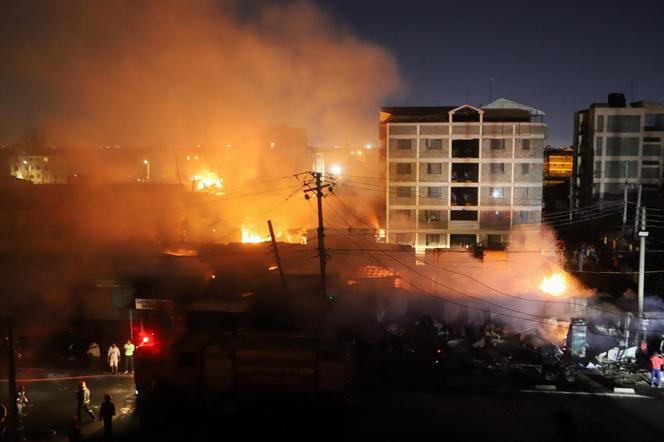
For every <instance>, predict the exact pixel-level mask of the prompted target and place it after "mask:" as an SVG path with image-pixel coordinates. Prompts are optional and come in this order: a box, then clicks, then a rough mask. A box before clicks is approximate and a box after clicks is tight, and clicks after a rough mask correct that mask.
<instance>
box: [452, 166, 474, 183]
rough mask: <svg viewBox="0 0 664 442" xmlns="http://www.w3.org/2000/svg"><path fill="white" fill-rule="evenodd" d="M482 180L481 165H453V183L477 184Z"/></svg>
mask: <svg viewBox="0 0 664 442" xmlns="http://www.w3.org/2000/svg"><path fill="white" fill-rule="evenodd" d="M479 178H480V165H479V164H477V163H452V182H453V183H477V182H479Z"/></svg>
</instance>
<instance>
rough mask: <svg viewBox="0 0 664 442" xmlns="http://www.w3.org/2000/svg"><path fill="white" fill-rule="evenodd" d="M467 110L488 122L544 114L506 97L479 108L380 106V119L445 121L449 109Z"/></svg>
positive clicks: (406, 121) (506, 120)
mask: <svg viewBox="0 0 664 442" xmlns="http://www.w3.org/2000/svg"><path fill="white" fill-rule="evenodd" d="M467 110H470V111H471V112H472V110H476V111H479V112H482V113H483V115H484V121H488V122H492V121H495V122H508V121H509V122H530V120H531V118H533V117H539V118H541V117H543V116H544V115H545V113H544V112H542V111H541V110H538V109H535V108H534V107H530V106H526V105H524V104H521V103H517V102H515V101H512V100H508V99H506V98H499V99H497V100H495V101H493V102H491V103H489V104H487V105H485V106H482V107H481V108H475V107H473V106H471V105H469V104H465V105H461V106H387V107H383V108H381V112H382V113H383V114H386V115H384V116H383V118H381V120H382V121H384V122H389V123H408V122H425V123H428V122H442V123H447V122H448V121H449V114H450V112H451V111H454V112H455V115H456V114H457V113H458V114H466V115H467V114H468V113H469V112H468V111H467ZM472 113H475V112H472ZM464 121H471V120H464Z"/></svg>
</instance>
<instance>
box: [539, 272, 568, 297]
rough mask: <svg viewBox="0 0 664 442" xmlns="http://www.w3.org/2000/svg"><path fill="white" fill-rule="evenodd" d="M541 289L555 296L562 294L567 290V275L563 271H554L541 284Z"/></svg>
mask: <svg viewBox="0 0 664 442" xmlns="http://www.w3.org/2000/svg"><path fill="white" fill-rule="evenodd" d="M540 290H542V291H543V292H544V293H548V294H550V295H553V296H560V295H562V294H563V293H565V291H566V290H567V280H566V279H565V275H563V274H561V273H554V274H553V275H551V276H547V277H545V278H544V280H543V281H542V284H541V285H540Z"/></svg>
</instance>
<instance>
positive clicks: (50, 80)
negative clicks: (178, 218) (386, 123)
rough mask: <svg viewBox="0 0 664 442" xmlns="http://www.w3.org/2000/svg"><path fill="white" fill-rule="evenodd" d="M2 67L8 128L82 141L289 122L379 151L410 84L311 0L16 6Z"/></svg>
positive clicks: (1, 46) (1, 15) (191, 138)
mask: <svg viewBox="0 0 664 442" xmlns="http://www.w3.org/2000/svg"><path fill="white" fill-rule="evenodd" d="M0 65H2V66H3V69H2V71H3V72H2V73H0V79H1V80H2V81H1V82H0V84H2V85H4V86H2V87H3V89H5V90H4V94H2V95H4V96H5V99H4V100H0V115H2V117H3V118H2V122H0V134H2V133H4V135H5V136H14V137H16V136H17V134H19V133H20V132H21V131H22V130H23V129H25V127H26V125H27V124H28V123H27V122H26V121H25V120H26V119H28V120H29V121H32V122H33V124H34V125H37V126H39V127H41V128H43V129H44V130H45V131H46V132H47V134H48V137H49V140H50V141H51V142H53V143H55V144H74V145H86V144H90V145H100V144H120V145H123V144H124V145H126V144H133V145H135V144H150V145H154V144H166V145H187V144H206V143H211V144H221V143H232V142H233V141H234V140H238V139H246V138H247V137H248V136H251V134H252V133H253V131H254V128H255V127H256V125H273V124H280V123H286V124H288V125H290V126H294V127H302V128H307V129H308V131H309V138H310V142H311V143H312V144H343V143H365V142H367V139H368V138H369V139H371V138H375V134H376V132H377V131H376V129H377V128H376V114H377V108H378V105H379V103H380V102H381V100H383V99H384V98H385V97H386V95H388V94H390V93H393V92H394V91H395V90H396V89H397V88H398V85H399V78H398V73H397V67H396V63H395V61H394V59H393V58H392V56H391V55H390V54H389V53H388V52H386V51H385V50H384V49H382V48H380V47H378V46H376V45H373V44H370V43H367V42H364V41H361V40H359V39H358V38H356V37H355V36H353V35H352V34H351V33H350V32H348V31H346V30H344V29H343V27H340V26H339V25H338V24H337V23H334V22H333V21H331V20H330V19H328V18H327V17H326V16H325V15H324V14H323V13H322V12H321V11H320V10H318V9H317V8H316V7H314V6H313V5H311V4H310V3H306V2H298V3H295V4H292V5H283V4H281V3H265V2H251V3H250V4H249V5H247V4H246V3H245V2H233V1H224V0H221V1H212V0H193V1H186V2H185V1H177V0H165V1H159V2H154V1H128V0H122V1H111V2H109V1H82V0H74V1H67V2H62V1H52V0H46V1H31V0H28V1H20V2H19V1H14V2H3V4H2V6H0ZM3 126H4V127H3Z"/></svg>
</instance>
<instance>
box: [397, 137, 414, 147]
mask: <svg viewBox="0 0 664 442" xmlns="http://www.w3.org/2000/svg"><path fill="white" fill-rule="evenodd" d="M412 146H413V145H412V143H411V140H410V139H401V138H400V139H398V140H397V150H411V149H412Z"/></svg>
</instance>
